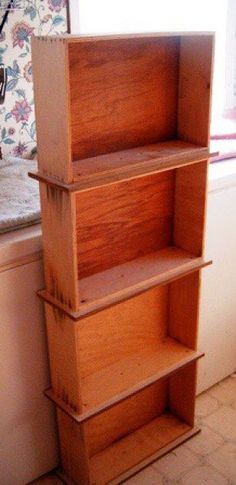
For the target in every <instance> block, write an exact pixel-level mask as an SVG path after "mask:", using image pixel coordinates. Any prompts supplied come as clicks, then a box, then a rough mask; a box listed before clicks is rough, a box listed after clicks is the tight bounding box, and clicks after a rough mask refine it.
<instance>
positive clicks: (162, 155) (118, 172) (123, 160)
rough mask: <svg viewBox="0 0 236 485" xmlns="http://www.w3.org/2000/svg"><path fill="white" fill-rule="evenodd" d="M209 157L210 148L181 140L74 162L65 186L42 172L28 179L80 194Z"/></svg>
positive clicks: (33, 174)
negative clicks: (69, 181)
mask: <svg viewBox="0 0 236 485" xmlns="http://www.w3.org/2000/svg"><path fill="white" fill-rule="evenodd" d="M210 156H212V154H210V153H209V150H208V148H207V147H201V146H197V145H195V144H193V143H187V142H184V141H181V140H170V141H166V142H162V143H156V144H152V145H147V146H143V147H137V148H131V149H129V150H122V151H120V152H115V153H109V154H106V155H100V156H98V157H92V158H87V159H84V160H79V161H77V162H74V163H73V179H74V182H73V183H71V184H65V183H62V182H60V181H58V180H56V179H55V178H52V177H47V176H45V175H43V174H42V173H40V172H38V173H34V172H30V173H29V175H30V176H31V177H32V178H35V179H37V180H39V181H44V182H46V183H48V184H50V185H54V186H55V185H56V186H58V187H60V188H62V189H64V190H69V191H73V192H81V191H85V190H89V189H91V188H93V187H98V186H102V185H108V184H112V183H115V182H118V181H120V180H127V179H131V178H135V177H139V176H142V175H149V174H151V173H155V172H162V171H165V170H170V169H173V168H178V167H182V166H184V165H189V164H191V163H197V162H200V161H202V160H206V159H208V158H209V157H210Z"/></svg>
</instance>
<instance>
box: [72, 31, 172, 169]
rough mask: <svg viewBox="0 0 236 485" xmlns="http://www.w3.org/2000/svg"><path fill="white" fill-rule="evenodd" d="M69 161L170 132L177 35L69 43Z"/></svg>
mask: <svg viewBox="0 0 236 485" xmlns="http://www.w3.org/2000/svg"><path fill="white" fill-rule="evenodd" d="M68 50H69V73H70V105H71V109H70V111H71V126H72V159H73V160H74V161H76V160H79V159H83V158H87V157H93V156H97V155H101V154H104V153H111V152H114V151H118V150H123V149H128V148H133V147H136V146H142V145H146V144H150V143H155V142H157V141H164V140H168V139H171V138H175V135H176V131H177V101H178V99H177V98H178V68H179V65H178V64H179V37H160V38H158V37H153V38H151V37H150V38H135V39H125V38H123V39H122V38H121V39H115V38H114V39H108V40H106V39H104V40H100V41H99V42H96V40H94V41H89V42H86V41H84V42H80V43H76V42H75V43H70V44H69V45H68Z"/></svg>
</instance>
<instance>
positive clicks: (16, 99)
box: [0, 0, 67, 158]
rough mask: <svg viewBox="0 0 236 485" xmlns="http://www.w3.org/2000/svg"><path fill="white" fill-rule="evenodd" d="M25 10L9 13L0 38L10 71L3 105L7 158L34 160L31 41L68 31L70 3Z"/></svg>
mask: <svg viewBox="0 0 236 485" xmlns="http://www.w3.org/2000/svg"><path fill="white" fill-rule="evenodd" d="M24 6H25V9H24V10H19V11H14V12H10V13H9V16H8V22H7V24H5V26H4V29H3V32H2V34H1V36H0V63H2V62H3V63H4V64H5V65H6V66H7V68H8V83H7V91H6V98H5V103H4V104H3V105H0V144H1V149H2V155H3V157H6V156H8V155H14V156H17V157H24V158H32V156H33V155H34V153H35V150H36V130H35V114H34V98H33V83H32V63H31V49H30V38H31V36H32V35H55V34H61V33H65V32H66V29H67V23H66V0H24Z"/></svg>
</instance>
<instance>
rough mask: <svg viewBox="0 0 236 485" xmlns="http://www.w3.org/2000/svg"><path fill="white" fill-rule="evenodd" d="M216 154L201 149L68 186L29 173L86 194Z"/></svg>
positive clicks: (37, 173)
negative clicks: (169, 159) (105, 186)
mask: <svg viewBox="0 0 236 485" xmlns="http://www.w3.org/2000/svg"><path fill="white" fill-rule="evenodd" d="M213 156H216V153H210V152H209V151H208V150H207V149H199V154H198V155H197V154H195V155H194V156H193V155H191V156H190V155H189V156H188V157H186V158H185V159H182V158H180V159H178V160H176V158H174V157H173V160H171V161H168V162H167V160H165V158H163V159H162V160H161V162H160V160H155V159H154V160H151V161H148V162H147V161H145V162H142V163H137V164H133V165H132V166H129V165H126V166H124V167H122V168H120V169H115V168H114V169H111V170H110V171H105V172H99V173H95V174H92V175H87V176H82V177H81V179H80V180H76V181H74V182H72V183H70V184H66V183H64V182H62V181H60V180H58V179H56V178H54V177H51V176H49V175H45V174H43V173H41V172H40V171H38V172H29V173H28V175H29V177H31V178H33V179H36V180H38V181H39V182H43V183H46V184H48V185H51V186H54V187H57V188H58V189H60V190H66V191H69V192H84V191H86V190H90V189H92V188H95V187H101V186H103V185H110V184H113V183H116V182H119V181H125V180H130V179H132V178H138V177H143V176H147V175H150V174H152V173H155V172H163V171H165V170H171V169H174V168H179V167H184V166H186V165H191V164H195V163H198V162H201V161H203V160H207V159H209V158H211V157H213Z"/></svg>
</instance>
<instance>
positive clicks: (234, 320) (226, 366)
mask: <svg viewBox="0 0 236 485" xmlns="http://www.w3.org/2000/svg"><path fill="white" fill-rule="evenodd" d="M206 258H208V259H212V260H213V265H212V266H211V267H209V268H206V269H204V270H203V271H202V291H201V293H202V295H201V306H200V325H199V345H198V346H199V348H200V349H201V350H203V351H205V353H206V355H205V357H204V358H203V359H201V362H200V363H199V379H198V390H199V392H200V391H203V390H204V389H207V388H208V387H210V386H212V385H213V384H215V383H216V382H218V381H220V380H221V379H223V378H224V377H226V376H227V375H229V374H231V373H232V372H235V371H236V276H235V275H236V160H232V161H226V162H223V163H218V164H214V165H212V166H211V167H210V184H209V194H208V210H207V226H206Z"/></svg>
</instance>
